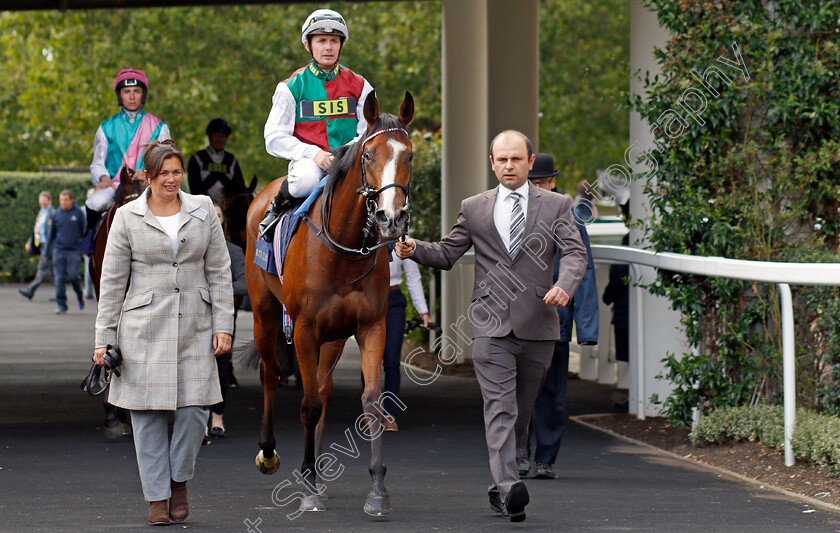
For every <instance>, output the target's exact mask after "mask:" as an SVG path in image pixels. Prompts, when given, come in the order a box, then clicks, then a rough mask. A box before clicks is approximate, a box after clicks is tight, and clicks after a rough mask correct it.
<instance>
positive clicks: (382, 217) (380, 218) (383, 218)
mask: <svg viewBox="0 0 840 533" xmlns="http://www.w3.org/2000/svg"><path fill="white" fill-rule="evenodd" d="M374 219H375V220H376V223H377V224H379V225H380V226H387V225H388V223H389V222H391V220H390V217H389V216H388V213H386V212H385V210H384V209H380V210H379V211H377V212H376V214H375V215H374Z"/></svg>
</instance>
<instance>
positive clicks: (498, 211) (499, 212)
mask: <svg viewBox="0 0 840 533" xmlns="http://www.w3.org/2000/svg"><path fill="white" fill-rule="evenodd" d="M528 185H529V184H528V182H527V181H526V182H525V183H524V184H522V185H521V186H520V187H519V188H518V189H516V190H515V191H512V190H510V189H508V188H507V187H505V186H504V185H499V187H498V193H497V194H496V203H495V204H494V205H493V223H495V224H496V231H498V232H499V236H500V237H501V238H502V242H503V243H504V244H505V249H506V250H508V251H510V213H511V210H512V209H513V203H514V199H513V198H512V197H511V196H510V193H512V192H517V193H519V195H520V196H521V198H519V203H520V204H521V205H522V214H524V215H525V222H526V223H527V222H528ZM523 237H524V235H523Z"/></svg>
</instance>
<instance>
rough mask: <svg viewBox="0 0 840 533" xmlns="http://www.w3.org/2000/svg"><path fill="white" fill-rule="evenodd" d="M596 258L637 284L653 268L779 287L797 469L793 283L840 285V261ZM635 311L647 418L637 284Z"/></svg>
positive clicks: (607, 250)
mask: <svg viewBox="0 0 840 533" xmlns="http://www.w3.org/2000/svg"><path fill="white" fill-rule="evenodd" d="M592 255H593V257H594V258H595V260H596V261H598V262H607V263H629V264H630V266H631V268H632V269H633V271H634V275H633V280H635V281H637V280H639V279H641V272H640V271H639V268H638V267H639V266H640V265H641V266H648V267H653V268H660V269H665V270H672V271H674V272H682V273H684V274H697V275H701V276H711V277H720V278H730V279H740V280H744V281H757V282H764V283H775V284H777V285H778V286H779V292H780V295H781V306H782V363H783V364H782V367H783V374H784V376H783V380H784V389H783V390H784V412H785V465H787V466H791V465H793V462H794V459H793V448H792V446H791V439H792V438H793V431H794V428H795V427H796V376H795V369H796V360H795V354H794V342H793V299H792V297H791V293H790V285H840V264H838V263H771V262H767V261H744V260H740V259H726V258H723V257H700V256H695V255H682V254H674V253H669V252H660V253H656V252H651V251H648V250H641V249H639V248H631V247H628V246H607V245H592ZM633 290H634V291H636V292H635V300H636V309H635V318H636V358H635V362H636V365H637V367H636V379H637V386H638V394H637V395H636V398H637V400H636V401H637V402H638V403H639V406H638V409H637V412H636V413H637V416H638V417H639V418H642V419H643V418H644V417H645V405H644V402H645V380H644V378H645V373H644V365H645V359H644V357H643V356H642V354H643V353H644V302H643V299H642V293H643V291H644V289H643V288H642V287H641V286H639V285H638V284H634V285H633Z"/></svg>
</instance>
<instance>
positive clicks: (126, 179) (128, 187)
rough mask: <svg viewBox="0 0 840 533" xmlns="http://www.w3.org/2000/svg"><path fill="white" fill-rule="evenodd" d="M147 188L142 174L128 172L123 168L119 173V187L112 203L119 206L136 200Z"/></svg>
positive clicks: (133, 171)
mask: <svg viewBox="0 0 840 533" xmlns="http://www.w3.org/2000/svg"><path fill="white" fill-rule="evenodd" d="M148 186H149V182H147V181H146V178H145V177H144V174H143V172H138V171H135V170H130V169H128V168H126V167H125V166H123V167H122V170H121V171H120V187H119V189H118V191H117V198H116V199H115V201H114V203H115V204H116V205H117V206H120V205H123V204H125V203H128V202H130V201H132V200H136V199H137V197H139V196H140V195H141V194H142V193H143V191H145V190H146V187H148Z"/></svg>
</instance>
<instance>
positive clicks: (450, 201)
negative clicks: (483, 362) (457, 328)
mask: <svg viewBox="0 0 840 533" xmlns="http://www.w3.org/2000/svg"><path fill="white" fill-rule="evenodd" d="M442 21H443V22H442V24H443V31H442V35H443V39H442V41H443V51H442V69H443V75H442V85H443V86H442V90H443V106H442V111H441V115H442V116H441V119H442V123H443V165H442V166H443V168H442V172H443V176H442V179H441V188H442V191H441V226H442V231H443V232H444V234H445V233H447V232H448V231H449V228H451V227H452V224H454V223H455V221H456V220H457V218H458V212H459V210H460V205H461V201H462V200H463V199H464V198H467V197H469V196H472V195H474V194H478V193H480V192H482V191H485V190H487V189H488V188H491V187H495V186H496V185H497V184H498V182H497V181H496V178H495V177H494V176H493V174H492V173H491V172H490V162H489V159H488V148H489V144H490V140H491V139H492V137H493V136H494V135H496V134H497V133H498V132H499V131H501V130H503V129H508V128H514V129H518V130H520V131H522V132H523V133H525V134H526V135H528V136H529V137H530V138H531V140H532V141H533V142H534V143H535V145H534V149H536V142H537V134H538V117H537V113H538V111H539V101H538V98H539V34H538V31H539V1H538V0H443V2H442ZM441 280H442V284H441V295H442V298H441V310H442V316H441V317H440V319H441V324H442V325H443V326H444V333H445V334H447V329H448V328H450V327H451V326H452V325H454V324H456V322H457V321H458V318H459V317H460V316H463V315H464V313H465V312H466V309H467V307H468V306H469V303H470V295H471V293H472V280H473V266H472V265H471V264H468V265H464V267H458V266H456V267H455V269H453V271H452V272H444V273H443V274H442V276H441ZM462 330H463V331H464V332H465V333H468V334H471V332H470V331H469V328H462ZM457 338H458V337H457V336H455V335H449V334H447V339H452V340H453V341H454V340H457ZM446 346H447V345H446V342H445V343H444V348H446ZM459 348H461V349H462V350H464V352H463V356H468V355H469V354H470V351H469V348H468V347H467V346H466V345H464V344H459ZM462 358H463V357H460V358H459V359H462Z"/></svg>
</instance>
